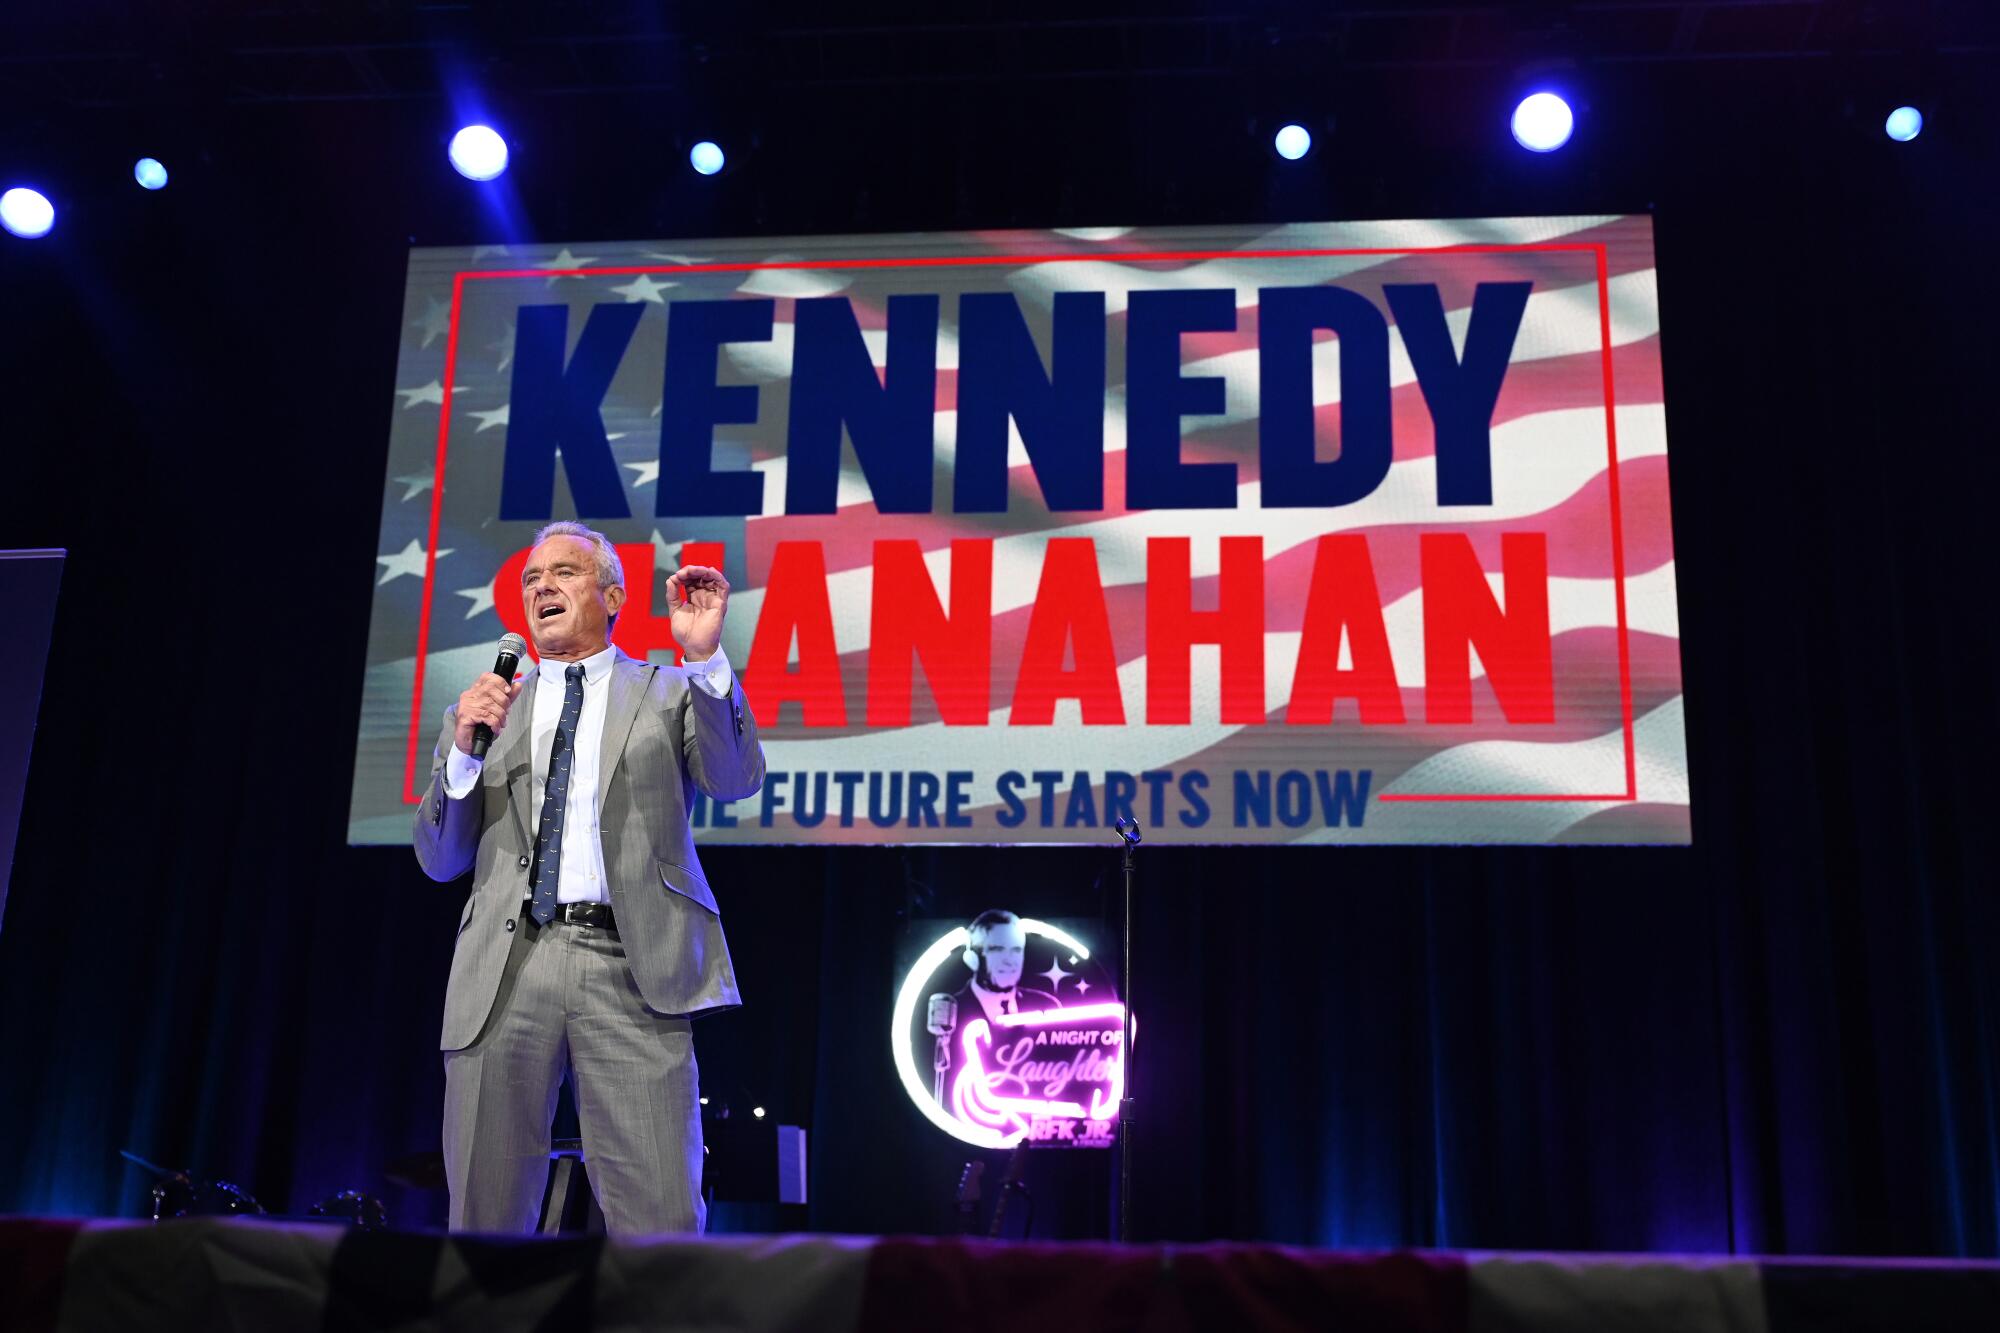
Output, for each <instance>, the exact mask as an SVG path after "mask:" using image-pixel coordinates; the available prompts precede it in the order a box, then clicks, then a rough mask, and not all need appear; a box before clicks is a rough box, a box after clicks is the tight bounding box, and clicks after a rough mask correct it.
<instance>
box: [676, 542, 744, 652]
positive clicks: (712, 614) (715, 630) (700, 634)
mask: <svg viewBox="0 0 2000 1333" xmlns="http://www.w3.org/2000/svg"><path fill="white" fill-rule="evenodd" d="M667 604H668V605H669V606H671V607H672V608H673V620H672V622H671V623H672V626H673V631H674V642H676V643H678V644H680V646H681V655H682V656H683V657H684V658H685V659H686V660H688V661H690V662H706V661H707V660H708V659H709V658H711V657H713V656H715V650H716V649H717V648H719V647H721V646H722V616H723V612H724V610H725V609H726V608H727V607H728V605H729V580H728V579H726V578H724V577H722V571H721V570H719V569H711V568H709V567H708V566H707V565H682V566H681V567H680V568H679V569H677V570H675V571H674V572H673V573H672V574H670V575H668V576H667Z"/></svg>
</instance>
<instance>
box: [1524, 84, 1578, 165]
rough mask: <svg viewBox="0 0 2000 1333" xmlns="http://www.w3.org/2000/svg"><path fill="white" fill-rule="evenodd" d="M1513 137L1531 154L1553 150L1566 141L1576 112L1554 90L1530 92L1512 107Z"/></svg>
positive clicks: (1574, 122)
mask: <svg viewBox="0 0 2000 1333" xmlns="http://www.w3.org/2000/svg"><path fill="white" fill-rule="evenodd" d="M1512 125H1513V130H1514V139H1515V141H1516V142H1518V143H1519V144H1520V145H1521V147H1523V148H1526V149H1527V150H1529V151H1530V152H1534V153H1553V152H1554V151H1555V150H1556V149H1558V148H1560V147H1562V146H1563V145H1564V144H1566V143H1568V142H1569V136H1570V134H1571V133H1572V132H1573V131H1575V129H1576V113H1574V112H1573V111H1571V110H1570V109H1569V103H1568V102H1565V101H1563V99H1562V98H1560V97H1558V96H1556V95H1555V94H1554V93H1530V94H1529V95H1528V96H1526V97H1524V98H1522V99H1521V104H1520V105H1519V106H1517V107H1515V108H1514V119H1513V122H1512Z"/></svg>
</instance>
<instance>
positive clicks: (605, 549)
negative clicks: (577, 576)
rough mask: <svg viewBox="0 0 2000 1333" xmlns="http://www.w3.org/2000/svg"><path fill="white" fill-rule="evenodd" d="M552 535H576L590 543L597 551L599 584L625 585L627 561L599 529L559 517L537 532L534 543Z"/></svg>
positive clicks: (543, 540)
mask: <svg viewBox="0 0 2000 1333" xmlns="http://www.w3.org/2000/svg"><path fill="white" fill-rule="evenodd" d="M551 537H576V538H579V539H580V540H582V541H585V542H588V543H590V549H591V550H592V551H594V552H596V553H597V586H598V587H600V588H622V587H624V586H625V562H624V561H623V560H620V559H619V558H618V548H617V547H616V546H613V545H612V544H611V541H610V539H609V538H607V537H606V536H605V535H604V534H603V533H601V532H599V531H598V530H597V529H595V528H590V527H585V526H584V525H583V524H581V523H577V522H574V521H572V520H570V519H559V520H558V521H556V522H554V523H551V524H549V525H548V526H547V527H545V528H543V529H542V530H541V531H539V532H537V533H536V534H535V540H534V543H533V544H534V545H536V546H540V545H541V544H542V543H543V542H545V541H547V540H548V539H549V538H551Z"/></svg>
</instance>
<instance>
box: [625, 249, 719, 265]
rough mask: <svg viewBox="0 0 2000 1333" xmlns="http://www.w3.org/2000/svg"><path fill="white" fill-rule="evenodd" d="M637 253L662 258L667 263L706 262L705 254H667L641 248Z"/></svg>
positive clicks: (652, 257)
mask: <svg viewBox="0 0 2000 1333" xmlns="http://www.w3.org/2000/svg"><path fill="white" fill-rule="evenodd" d="M639 253H640V254H641V255H643V256H644V257H645V258H647V259H664V260H666V261H667V262H668V263H669V264H706V263H707V262H708V256H707V255H668V254H661V253H660V252H659V251H658V250H641V251H640V252H639Z"/></svg>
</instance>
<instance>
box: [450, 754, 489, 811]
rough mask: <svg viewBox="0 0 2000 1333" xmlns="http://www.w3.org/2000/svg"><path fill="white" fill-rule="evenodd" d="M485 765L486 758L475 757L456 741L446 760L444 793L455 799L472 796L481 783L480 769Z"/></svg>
mask: <svg viewBox="0 0 2000 1333" xmlns="http://www.w3.org/2000/svg"><path fill="white" fill-rule="evenodd" d="M484 767H486V761H485V760H484V759H474V758H473V757H472V756H471V755H469V754H467V753H466V752H465V751H463V750H461V749H459V748H458V746H457V744H456V743H454V744H453V745H452V747H451V753H450V754H449V755H446V756H445V761H444V794H445V795H446V796H448V797H450V798H451V799H452V800H454V801H456V800H458V799H460V798H461V797H465V796H470V795H471V794H472V789H473V787H475V786H477V785H478V783H479V770H480V769H482V768H484Z"/></svg>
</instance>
